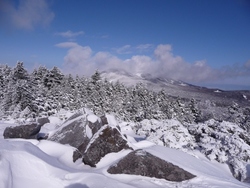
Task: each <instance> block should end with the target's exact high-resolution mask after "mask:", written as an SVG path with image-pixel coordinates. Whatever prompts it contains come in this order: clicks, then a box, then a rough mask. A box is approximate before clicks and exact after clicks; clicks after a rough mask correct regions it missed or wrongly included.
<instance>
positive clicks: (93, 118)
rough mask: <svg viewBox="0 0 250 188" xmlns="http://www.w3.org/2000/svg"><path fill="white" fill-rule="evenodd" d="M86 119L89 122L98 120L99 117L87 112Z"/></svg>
mask: <svg viewBox="0 0 250 188" xmlns="http://www.w3.org/2000/svg"><path fill="white" fill-rule="evenodd" d="M87 120H88V121H90V122H91V123H95V122H97V121H99V117H97V116H96V115H94V114H88V115H87Z"/></svg>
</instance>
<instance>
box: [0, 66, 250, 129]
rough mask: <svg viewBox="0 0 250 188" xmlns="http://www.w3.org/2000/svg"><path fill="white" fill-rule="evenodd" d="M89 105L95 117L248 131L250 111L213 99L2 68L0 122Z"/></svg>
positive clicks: (45, 71)
mask: <svg viewBox="0 0 250 188" xmlns="http://www.w3.org/2000/svg"><path fill="white" fill-rule="evenodd" d="M83 107H87V108H89V109H91V110H93V112H94V113H96V114H97V115H101V114H104V113H114V114H115V115H116V116H117V118H119V119H122V120H127V121H142V120H143V119H172V118H176V119H178V120H180V121H181V122H186V123H197V122H204V121H206V120H208V119H212V118H213V119H216V120H220V121H222V120H226V121H231V122H235V123H237V124H238V125H239V126H241V127H244V129H249V127H250V117H249V116H250V108H249V107H241V106H240V105H239V104H237V103H233V102H232V104H231V105H228V106H218V105H217V104H216V103H215V102H214V101H210V100H204V101H200V100H199V101H198V100H195V99H188V98H180V97H178V96H169V95H168V94H167V93H166V92H165V91H164V90H161V91H159V92H156V91H151V90H149V89H148V88H146V87H145V86H143V84H137V85H135V86H133V87H126V86H124V85H123V84H122V83H119V82H116V83H112V82H109V81H108V80H106V79H102V78H101V74H100V73H99V72H98V71H96V72H95V73H94V75H92V76H91V77H90V78H87V77H80V76H74V77H73V76H72V75H71V74H69V75H64V74H63V73H62V72H61V71H60V70H59V68H57V67H54V68H52V69H51V70H48V69H47V68H46V67H39V68H38V69H35V70H34V71H33V72H32V73H28V71H27V70H26V69H25V68H24V65H23V63H22V62H18V63H17V64H16V66H15V67H14V68H11V67H9V66H7V65H0V118H8V117H12V118H20V117H22V118H29V117H37V116H49V115H52V114H54V113H56V112H58V111H59V110H61V109H66V110H77V109H80V108H83Z"/></svg>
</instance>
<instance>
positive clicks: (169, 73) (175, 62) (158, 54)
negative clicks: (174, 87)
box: [56, 42, 250, 83]
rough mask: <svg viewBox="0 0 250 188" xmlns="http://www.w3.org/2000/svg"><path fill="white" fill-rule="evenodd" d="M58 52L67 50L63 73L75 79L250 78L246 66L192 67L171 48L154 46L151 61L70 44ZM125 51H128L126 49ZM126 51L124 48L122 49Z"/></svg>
mask: <svg viewBox="0 0 250 188" xmlns="http://www.w3.org/2000/svg"><path fill="white" fill-rule="evenodd" d="M56 46H57V47H61V48H68V51H67V54H66V56H65V57H64V69H65V70H66V71H65V72H68V73H69V72H70V73H75V74H79V75H87V76H89V75H92V74H93V73H94V71H95V70H97V69H98V70H100V71H102V70H108V69H124V70H127V71H129V72H131V73H138V72H139V73H151V74H152V75H154V76H162V77H166V78H173V79H178V80H182V81H186V82H191V83H202V82H213V81H221V80H223V79H229V78H232V77H239V76H241V75H244V76H246V75H248V76H250V73H249V70H248V71H247V70H246V68H244V67H248V66H249V62H247V63H246V64H245V65H244V66H242V67H241V68H239V69H234V68H230V69H229V68H227V69H223V70H222V69H221V70H216V69H212V68H211V67H210V66H208V65H207V63H206V61H205V60H200V61H196V62H194V63H193V64H191V63H188V62H186V61H184V59H183V58H181V57H180V56H175V55H174V54H173V53H172V47H171V45H168V44H167V45H162V44H161V45H158V46H157V47H156V49H155V50H154V57H153V58H151V57H149V56H145V55H135V56H132V57H131V58H129V59H126V60H122V59H119V58H118V57H116V56H114V55H112V54H110V53H108V52H97V53H93V51H92V50H91V48H90V47H88V46H81V45H79V44H77V43H74V42H65V43H59V44H57V45H56ZM127 48H130V46H129V45H128V47H127ZM125 49H126V48H125Z"/></svg>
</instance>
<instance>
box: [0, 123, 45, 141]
mask: <svg viewBox="0 0 250 188" xmlns="http://www.w3.org/2000/svg"><path fill="white" fill-rule="evenodd" d="M40 129H41V126H40V125H38V124H37V123H32V124H28V125H20V126H16V127H7V128H6V129H5V130H4V133H3V136H4V138H5V139H6V138H25V139H36V135H37V134H38V133H39V131H40Z"/></svg>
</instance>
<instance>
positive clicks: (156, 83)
mask: <svg viewBox="0 0 250 188" xmlns="http://www.w3.org/2000/svg"><path fill="white" fill-rule="evenodd" d="M101 78H102V79H107V80H108V81H110V82H113V83H115V82H120V83H123V84H124V85H126V86H128V87H132V86H135V85H136V84H139V83H141V84H142V85H143V86H145V87H146V88H147V89H149V90H154V91H157V92H158V91H161V90H162V89H164V90H165V91H166V93H167V94H168V95H170V96H174V97H180V98H188V99H192V98H194V99H196V100H199V101H204V100H207V99H209V100H211V101H215V102H216V103H222V104H224V105H225V104H228V105H229V104H231V103H232V101H234V102H236V103H238V104H241V105H243V106H249V105H250V91H247V90H242V91H241V90H238V91H225V90H221V89H217V88H214V89H210V88H206V87H201V86H195V85H192V84H189V83H186V82H183V81H180V80H174V79H171V78H163V77H155V76H154V75H152V74H140V73H137V74H131V73H129V72H126V71H124V70H117V69H112V70H109V71H103V72H101Z"/></svg>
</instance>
